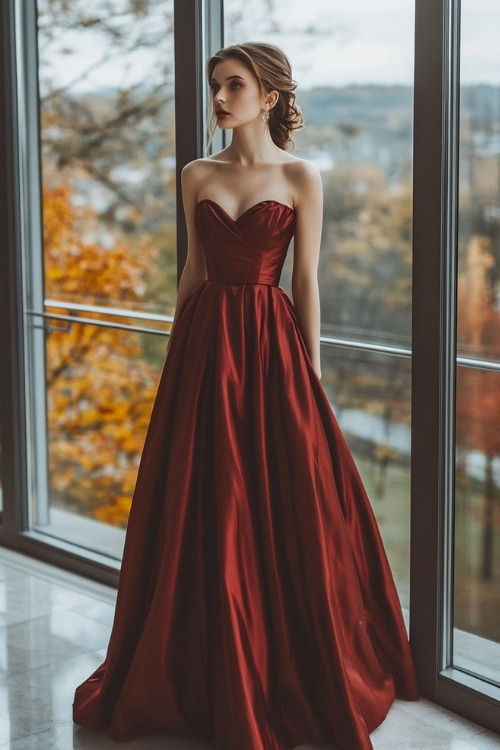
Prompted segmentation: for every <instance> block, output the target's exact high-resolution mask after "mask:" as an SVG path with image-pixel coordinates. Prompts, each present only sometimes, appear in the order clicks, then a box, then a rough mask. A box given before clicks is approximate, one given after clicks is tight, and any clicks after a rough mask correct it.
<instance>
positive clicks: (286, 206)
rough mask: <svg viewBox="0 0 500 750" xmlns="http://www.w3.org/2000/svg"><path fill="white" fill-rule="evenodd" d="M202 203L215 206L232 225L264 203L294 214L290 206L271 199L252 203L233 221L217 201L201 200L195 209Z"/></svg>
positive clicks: (210, 199)
mask: <svg viewBox="0 0 500 750" xmlns="http://www.w3.org/2000/svg"><path fill="white" fill-rule="evenodd" d="M202 203H211V204H212V205H214V206H217V208H219V209H220V210H221V211H222V213H223V214H225V216H227V218H228V219H230V220H231V221H232V222H233V223H234V224H237V223H238V222H239V220H240V219H241V218H243V216H245V215H246V214H248V213H249V212H250V211H252V210H253V209H254V208H258V207H259V206H262V205H264V204H265V203H274V204H276V205H277V206H283V208H288V210H289V211H293V212H294V213H295V209H294V208H292V206H289V205H288V204H287V203H282V201H277V200H274V199H273V198H269V199H267V200H262V201H258V202H257V203H254V204H253V205H252V206H250V207H249V208H246V209H245V210H244V211H243V212H242V213H241V214H240V215H239V216H238V217H237V218H236V219H233V217H232V216H231V214H229V213H228V212H227V211H226V209H225V208H223V206H221V205H220V203H217V201H214V200H212V198H202V199H201V200H199V201H198V202H197V204H196V208H198V207H199V206H201V204H202Z"/></svg>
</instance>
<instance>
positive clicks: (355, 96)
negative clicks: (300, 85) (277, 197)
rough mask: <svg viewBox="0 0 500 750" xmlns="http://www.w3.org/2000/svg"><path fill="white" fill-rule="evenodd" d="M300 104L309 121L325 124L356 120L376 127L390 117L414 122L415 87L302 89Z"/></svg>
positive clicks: (400, 123)
mask: <svg viewBox="0 0 500 750" xmlns="http://www.w3.org/2000/svg"><path fill="white" fill-rule="evenodd" d="M298 102H299V105H300V106H301V107H302V109H303V110H304V112H307V124H310V125H317V126H325V125H331V124H333V123H339V122H356V123H359V124H361V125H366V126H367V127H369V128H373V127H374V126H375V125H377V124H379V125H384V126H385V125H386V124H387V122H388V121H389V120H391V121H392V122H395V121H397V122H398V124H399V127H401V125H402V124H403V123H407V124H411V121H412V115H413V89H412V87H410V86H345V87H342V88H330V87H322V88H315V89H309V90H306V91H301V92H300V96H299V97H298Z"/></svg>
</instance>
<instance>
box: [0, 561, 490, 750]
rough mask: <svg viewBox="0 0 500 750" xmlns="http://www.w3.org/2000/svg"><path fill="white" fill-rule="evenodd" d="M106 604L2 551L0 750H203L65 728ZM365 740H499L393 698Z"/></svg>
mask: <svg viewBox="0 0 500 750" xmlns="http://www.w3.org/2000/svg"><path fill="white" fill-rule="evenodd" d="M113 601H114V591H113V590H112V589H109V588H107V587H105V586H101V585H99V584H95V583H92V582H89V581H87V580H85V579H82V578H79V577H78V576H74V575H71V574H69V573H65V572H63V571H60V570H58V569H55V568H51V567H50V566H48V565H45V564H43V563H40V562H36V561H33V560H30V559H29V558H26V557H23V556H21V555H18V554H16V553H13V552H11V551H7V550H3V549H1V548H0V750H6V749H7V748H10V749H11V750H50V749H52V750H90V749H92V750H111V748H114V750H129V749H130V750H132V748H133V749H134V750H160V749H161V750H208V747H207V746H206V745H203V744H202V743H195V742H187V741H185V740H180V739H175V738H166V737H161V738H160V737H156V738H147V739H141V740H136V741H134V742H124V743H118V742H113V741H112V740H110V739H109V738H108V737H106V736H105V735H103V734H96V733H94V732H90V731H87V730H85V729H82V728H79V727H74V726H73V723H72V721H71V703H72V699H73V692H74V688H75V686H76V685H78V684H79V683H80V682H81V681H82V680H83V679H85V678H86V677H87V676H88V675H89V674H90V673H91V671H93V670H94V669H95V668H96V667H97V666H98V665H99V664H100V663H101V661H102V659H103V657H104V654H105V648H106V645H107V640H108V636H109V630H110V625H111V620H112V615H113ZM372 738H373V744H374V747H375V750H478V749H480V750H493V748H497V749H498V750H500V736H498V735H496V734H492V733H491V732H487V731H486V730H484V729H482V728H481V727H478V726H476V725H474V724H471V723H470V722H468V721H465V720H464V719H461V718H459V717H458V716H455V715H454V714H450V713H448V712H447V711H443V710H442V709H439V708H437V707H436V706H434V705H432V704H430V703H428V702H427V701H424V700H420V701H418V702H417V703H403V702H397V703H396V704H395V705H394V706H393V708H392V709H391V711H390V713H389V716H388V718H387V719H386V721H385V722H384V724H383V725H382V726H381V727H379V729H377V731H375V732H374V733H373V735H372ZM306 748H309V749H311V748H312V746H309V745H308V746H306V745H302V746H301V750H306ZM235 750H238V749H237V748H235Z"/></svg>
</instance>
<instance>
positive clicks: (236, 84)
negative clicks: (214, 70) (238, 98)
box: [231, 81, 241, 89]
mask: <svg viewBox="0 0 500 750" xmlns="http://www.w3.org/2000/svg"><path fill="white" fill-rule="evenodd" d="M231 88H232V89H240V88H241V83H238V82H237V81H233V82H232V84H231Z"/></svg>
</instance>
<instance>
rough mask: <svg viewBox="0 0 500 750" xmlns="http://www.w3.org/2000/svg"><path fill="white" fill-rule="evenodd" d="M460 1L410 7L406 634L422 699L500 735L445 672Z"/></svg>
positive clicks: (493, 710)
mask: <svg viewBox="0 0 500 750" xmlns="http://www.w3.org/2000/svg"><path fill="white" fill-rule="evenodd" d="M459 19H460V0H440V1H439V2H436V0H416V24H415V106H414V193H413V195H414V198H413V309H414V317H413V331H412V335H413V363H412V480H411V481H412V486H411V490H412V511H411V539H412V547H411V565H410V571H411V575H410V583H411V586H410V592H411V594H410V634H411V643H412V648H413V652H414V654H415V661H416V666H417V672H418V677H419V682H420V686H421V690H422V694H423V695H424V696H425V697H427V698H429V699H430V700H433V701H435V702H437V703H439V704H440V705H443V706H445V707H447V708H449V709H451V710H454V711H456V712H458V713H460V714H462V715H464V716H467V717H468V718H470V719H472V720H474V721H477V722H478V723H480V724H482V725H484V726H486V727H489V728H491V729H493V730H494V731H497V732H498V731H500V711H499V708H500V689H499V688H496V687H494V686H493V685H489V684H488V683H487V682H485V681H482V680H480V679H478V678H475V677H472V676H470V675H468V674H466V673H465V672H461V671H460V670H458V669H456V668H453V666H452V664H453V615H452V607H453V562H454V549H453V544H454V470H455V461H454V450H455V449H454V445H455V440H454V437H455V434H454V433H455V426H454V411H455V372H456V364H457V358H456V257H457V220H458V205H457V193H458V126H459V84H460V82H459V77H458V76H459V31H460V29H459Z"/></svg>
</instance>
